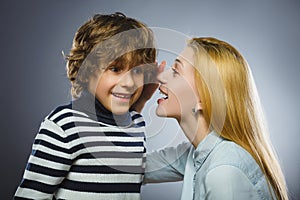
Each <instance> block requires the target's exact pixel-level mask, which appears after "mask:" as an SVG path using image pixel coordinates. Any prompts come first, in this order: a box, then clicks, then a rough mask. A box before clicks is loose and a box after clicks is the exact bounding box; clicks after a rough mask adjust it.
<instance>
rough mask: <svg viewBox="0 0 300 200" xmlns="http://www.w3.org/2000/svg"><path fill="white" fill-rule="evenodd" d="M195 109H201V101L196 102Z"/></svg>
mask: <svg viewBox="0 0 300 200" xmlns="http://www.w3.org/2000/svg"><path fill="white" fill-rule="evenodd" d="M195 109H196V110H197V111H202V109H203V107H202V103H201V102H198V103H197V104H196V106H195Z"/></svg>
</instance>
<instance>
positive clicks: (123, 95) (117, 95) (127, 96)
mask: <svg viewBox="0 0 300 200" xmlns="http://www.w3.org/2000/svg"><path fill="white" fill-rule="evenodd" d="M114 95H115V96H116V97H120V98H130V96H131V95H129V94H127V95H126V94H116V93H115V94H114Z"/></svg>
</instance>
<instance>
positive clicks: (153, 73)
mask: <svg viewBox="0 0 300 200" xmlns="http://www.w3.org/2000/svg"><path fill="white" fill-rule="evenodd" d="M165 67H166V61H162V62H161V63H160V65H157V63H155V65H154V66H151V67H150V70H147V71H146V72H145V73H146V74H145V79H144V86H143V87H144V88H143V91H142V94H141V96H140V98H139V99H138V100H137V101H136V102H135V103H134V104H133V105H132V106H131V110H135V111H137V112H139V113H140V112H142V110H143V108H144V106H145V104H146V102H147V101H148V100H149V99H150V98H151V97H152V95H153V94H154V92H155V91H156V89H157V88H158V85H159V83H158V81H157V75H158V74H160V73H161V72H163V71H164V69H165Z"/></svg>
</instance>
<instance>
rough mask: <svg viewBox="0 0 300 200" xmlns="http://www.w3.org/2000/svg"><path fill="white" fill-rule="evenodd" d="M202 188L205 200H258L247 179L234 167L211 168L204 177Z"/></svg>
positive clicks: (252, 186)
mask: <svg viewBox="0 0 300 200" xmlns="http://www.w3.org/2000/svg"><path fill="white" fill-rule="evenodd" d="M204 187H205V194H206V195H205V199H207V200H213V199H224V200H227V199H228V200H234V199H236V200H239V199H243V200H244V199H245V200H251V199H253V200H254V199H260V197H259V196H258V194H257V192H256V190H255V188H254V185H253V184H252V183H251V182H250V180H249V179H248V177H247V176H246V175H245V174H244V173H243V172H242V171H241V170H240V169H238V168H236V167H234V166H229V165H221V166H218V167H216V168H213V169H212V170H211V171H209V172H208V174H207V176H206V179H205V183H204Z"/></svg>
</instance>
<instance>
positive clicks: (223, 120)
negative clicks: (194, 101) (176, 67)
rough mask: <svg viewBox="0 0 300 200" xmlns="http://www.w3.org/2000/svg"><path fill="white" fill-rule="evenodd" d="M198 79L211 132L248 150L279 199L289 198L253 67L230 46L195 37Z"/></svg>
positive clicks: (189, 44) (214, 40) (193, 42)
mask: <svg viewBox="0 0 300 200" xmlns="http://www.w3.org/2000/svg"><path fill="white" fill-rule="evenodd" d="M188 46H189V47H191V48H193V50H194V52H195V55H194V56H195V63H194V65H195V72H196V73H195V79H196V84H197V88H198V92H199V95H200V99H201V102H202V106H203V115H204V118H205V120H206V122H207V123H208V124H210V129H212V130H215V131H216V132H217V133H218V134H220V135H221V136H222V137H224V138H226V139H228V140H231V141H233V142H235V143H237V144H238V145H240V146H242V147H243V148H244V149H246V150H247V151H248V152H249V153H250V154H251V155H252V156H253V158H254V159H255V160H256V162H257V163H258V165H259V166H260V168H261V169H262V171H263V173H264V174H265V176H266V179H267V181H268V183H269V186H271V188H272V189H273V191H274V194H275V195H276V198H277V199H284V200H286V199H288V194H287V188H286V183H285V179H284V176H283V173H282V170H281V168H280V165H279V163H278V160H277V157H276V154H275V152H274V150H273V148H272V145H271V142H270V139H269V137H268V134H267V132H268V131H267V129H266V126H265V123H264V121H265V120H264V118H263V113H262V109H261V106H260V101H259V98H258V95H257V92H256V88H255V84H254V81H253V78H252V74H251V71H250V68H249V66H248V64H247V62H246V60H245V59H244V58H243V56H242V55H241V54H240V53H239V52H238V51H237V50H236V49H235V48H234V47H232V46H231V45H230V44H228V43H226V42H224V41H220V40H218V39H215V38H193V39H191V40H190V41H189V43H188Z"/></svg>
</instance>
